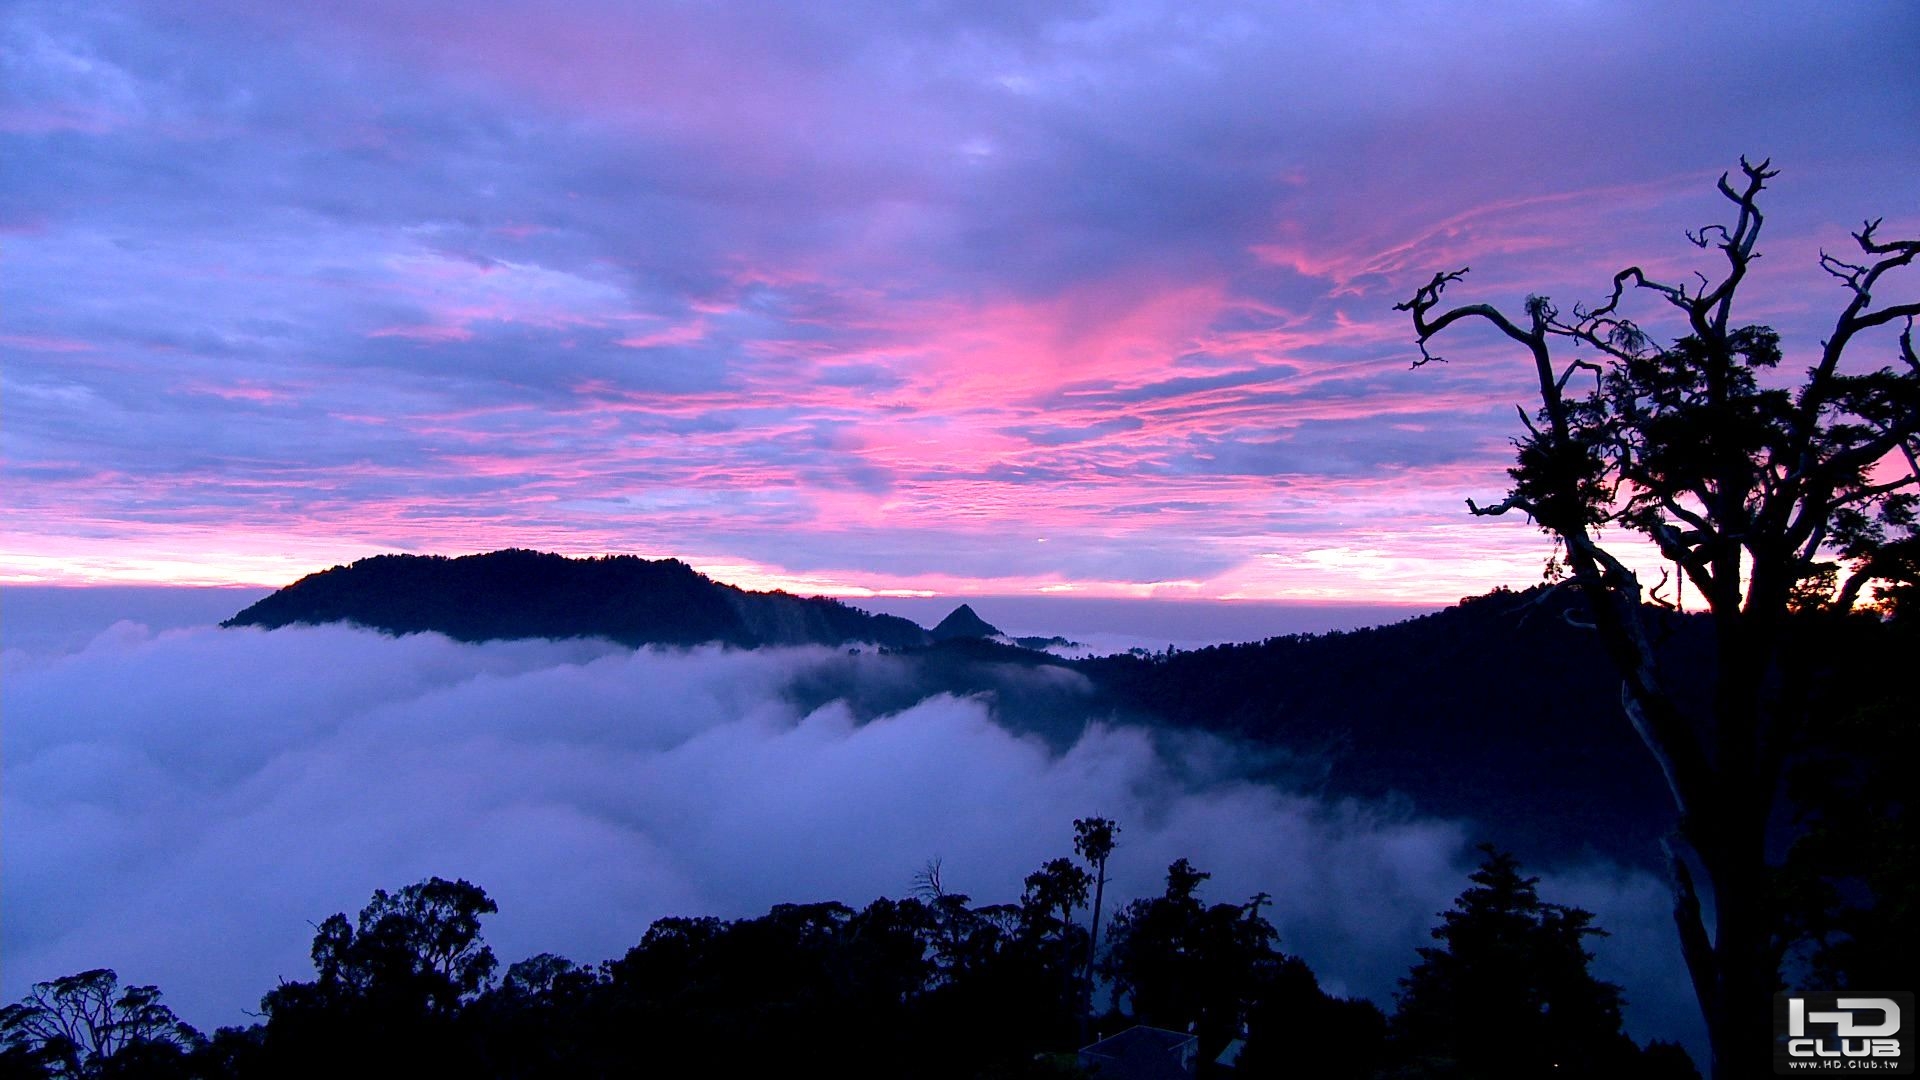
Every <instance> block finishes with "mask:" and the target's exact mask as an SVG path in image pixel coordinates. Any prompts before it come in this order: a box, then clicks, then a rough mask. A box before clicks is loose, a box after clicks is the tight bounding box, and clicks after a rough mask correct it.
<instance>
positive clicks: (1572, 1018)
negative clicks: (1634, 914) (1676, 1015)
mask: <svg viewBox="0 0 1920 1080" xmlns="http://www.w3.org/2000/svg"><path fill="white" fill-rule="evenodd" d="M1481 850H1482V851H1483V852H1485V853H1486V856H1487V858H1486V861H1485V862H1483V863H1482V864H1481V865H1480V868H1479V869H1478V870H1476V871H1474V873H1473V875H1472V881H1473V885H1472V886H1471V887H1469V888H1468V889H1467V890H1466V891H1465V892H1463V893H1461V894H1460V897H1459V899H1458V900H1456V901H1455V902H1454V907H1453V910H1451V911H1446V912H1442V913H1441V916H1440V920H1441V921H1440V925H1439V926H1438V927H1435V928H1434V930H1433V936H1434V938H1435V940H1437V941H1439V942H1440V945H1439V946H1438V947H1429V948H1423V949H1421V950H1420V963H1419V964H1418V965H1417V966H1415V967H1414V969H1413V971H1412V973H1411V974H1409V975H1408V976H1407V977H1406V978H1404V979H1402V980H1400V985H1401V992H1400V996H1399V1010H1398V1011H1397V1012H1396V1013H1395V1014H1394V1017H1393V1037H1394V1042H1395V1045H1396V1048H1397V1051H1398V1056H1399V1057H1400V1058H1401V1059H1402V1060H1403V1062H1404V1063H1405V1064H1406V1065H1407V1066H1409V1067H1410V1068H1411V1071H1412V1073H1413V1075H1417V1076H1432V1077H1474V1078H1498V1077H1513V1078H1515V1080H1519V1078H1522V1077H1526V1078H1532V1077H1541V1076H1549V1075H1551V1076H1595V1077H1599V1076H1605V1077H1615V1076H1625V1075H1629V1074H1630V1073H1629V1071H1628V1067H1629V1066H1630V1065H1631V1064H1632V1063H1633V1062H1634V1061H1635V1059H1636V1057H1637V1052H1636V1049H1635V1047H1634V1045H1633V1043H1632V1042H1631V1041H1630V1040H1628V1039H1627V1037H1626V1036H1625V1035H1624V1034H1622V1032H1621V1029H1620V1000H1621V999H1620V988H1619V987H1618V986H1615V985H1613V984H1612V983H1607V982H1602V981H1600V980H1599V979H1596V978H1594V977H1593V975H1592V974H1591V973H1589V971H1588V970H1587V964H1588V962H1589V961H1591V960H1592V959H1593V955H1592V954H1591V953H1589V952H1587V951H1586V949H1585V947H1584V941H1585V939H1586V938H1587V937H1589V936H1592V935H1595V934H1601V933H1603V932H1604V931H1601V930H1600V929H1598V928H1597V927H1595V926H1594V925H1593V913H1592V912H1588V911H1582V910H1580V909H1579V908H1570V907H1562V906H1561V905H1559V904H1550V903H1547V902H1545V901H1543V900H1541V899H1540V896H1539V893H1538V892H1537V891H1536V890H1535V888H1534V886H1535V885H1536V884H1538V882H1539V879H1538V878H1531V877H1522V876H1520V867H1519V864H1518V863H1517V862H1515V861H1514V858H1513V856H1511V855H1508V854H1506V853H1505V852H1500V851H1496V850H1494V849H1493V848H1492V847H1490V846H1485V845H1483V846H1482V848H1481Z"/></svg>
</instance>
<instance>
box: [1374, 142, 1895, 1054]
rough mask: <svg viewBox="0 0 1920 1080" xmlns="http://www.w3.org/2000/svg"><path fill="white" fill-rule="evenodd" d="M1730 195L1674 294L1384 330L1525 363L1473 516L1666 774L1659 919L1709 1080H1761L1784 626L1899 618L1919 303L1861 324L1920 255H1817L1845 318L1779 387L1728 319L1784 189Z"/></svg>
mask: <svg viewBox="0 0 1920 1080" xmlns="http://www.w3.org/2000/svg"><path fill="white" fill-rule="evenodd" d="M1740 172H1741V174H1742V178H1741V179H1740V180H1739V181H1735V180H1734V179H1733V178H1732V176H1731V174H1730V173H1729V174H1726V175H1723V176H1722V177H1721V178H1720V182H1719V191H1720V193H1721V195H1722V196H1724V197H1725V198H1726V199H1727V200H1728V202H1730V203H1731V204H1732V206H1733V208H1734V211H1735V213H1734V220H1733V222H1732V223H1731V224H1730V225H1719V224H1715V225H1708V226H1706V227H1704V228H1702V229H1698V230H1695V231H1692V232H1689V233H1687V239H1688V240H1689V241H1690V242H1691V243H1692V244H1693V245H1694V246H1695V247H1698V248H1700V249H1702V250H1711V251H1717V252H1718V253H1720V255H1721V256H1722V257H1723V258H1724V262H1725V265H1724V269H1723V270H1722V271H1721V273H1720V274H1719V276H1718V277H1717V278H1716V277H1710V276H1707V275H1699V280H1698V282H1697V283H1692V284H1691V285H1686V286H1683V285H1673V284H1667V283H1664V282H1660V281H1657V280H1654V279H1652V278H1650V277H1649V276H1648V275H1647V274H1646V273H1645V272H1644V271H1642V270H1641V268H1639V267H1637V266H1630V267H1628V268H1626V269H1624V270H1621V271H1620V272H1619V273H1617V274H1615V275H1614V276H1613V283H1612V289H1611V291H1610V293H1609V295H1608V296H1607V298H1606V299H1605V300H1604V301H1603V302H1601V303H1600V304H1598V305H1596V306H1593V307H1585V306H1581V305H1575V306H1574V307H1573V309H1572V310H1571V311H1570V312H1564V313H1563V312H1562V311H1561V309H1559V308H1558V307H1556V306H1555V305H1554V304H1553V303H1552V302H1551V301H1550V300H1549V299H1547V298H1546V297H1541V296H1530V297H1528V298H1527V300H1526V302H1525V305H1524V310H1523V314H1522V315H1521V316H1520V317H1518V318H1514V317H1510V316H1508V315H1507V314H1505V313H1503V312H1502V311H1500V310H1499V309H1497V308H1495V307H1493V306H1491V305H1488V304H1484V303H1482V304H1469V305H1464V306H1459V307H1452V308H1443V307H1442V298H1443V294H1444V293H1445V292H1446V290H1447V289H1448V288H1449V287H1450V286H1453V285H1455V284H1458V283H1459V282H1460V281H1461V280H1462V279H1463V278H1464V277H1465V275H1466V273H1467V271H1466V270H1465V269H1461V270H1457V271H1452V272H1442V273H1436V274H1435V275H1434V276H1433V279H1432V280H1431V281H1429V282H1427V283H1426V284H1425V285H1422V286H1420V288H1419V289H1418V290H1417V291H1415V293H1414V294H1413V296H1412V297H1411V298H1410V299H1408V300H1407V301H1406V302H1404V303H1401V304H1398V305H1396V307H1395V310H1398V311H1405V312H1408V313H1409V314H1410V315H1411V317H1412V321H1413V327H1414V331H1415V334H1416V335H1417V341H1418V343H1419V348H1420V357H1419V359H1417V360H1415V361H1414V365H1413V366H1415V367H1421V366H1424V365H1426V364H1429V363H1433V362H1435V361H1438V360H1440V359H1441V358H1440V357H1438V356H1436V355H1434V354H1433V353H1432V352H1431V351H1429V348H1428V345H1429V342H1430V341H1431V340H1432V339H1433V338H1434V337H1435V336H1436V335H1438V334H1440V333H1442V332H1444V331H1446V330H1447V329H1448V328H1450V327H1452V326H1454V325H1456V324H1459V323H1462V322H1468V321H1480V322H1484V323H1486V324H1489V325H1491V326H1492V327H1493V328H1494V329H1496V330H1497V331H1499V333H1500V334H1502V335H1504V336H1505V337H1506V339H1507V340H1508V341H1510V342H1511V343H1513V344H1515V345H1518V346H1520V347H1521V348H1522V349H1523V350H1525V352H1526V353H1527V355H1528V356H1529V357H1530V358H1531V359H1532V361H1533V365H1534V370H1535V374H1536V376H1537V383H1538V392H1539V399H1540V405H1539V408H1538V409H1537V410H1535V411H1534V412H1533V413H1532V414H1531V415H1530V414H1529V413H1528V412H1527V410H1525V409H1522V410H1521V413H1520V419H1521V423H1522V425H1523V426H1524V428H1525V432H1524V434H1522V435H1521V436H1519V437H1517V438H1515V439H1514V440H1513V442H1514V446H1515V448H1516V451H1517V462H1516V464H1515V466H1514V467H1513V468H1512V469H1511V470H1509V475H1510V476H1511V477H1512V479H1513V487H1512V488H1511V489H1510V490H1509V492H1508V494H1507V495H1506V497H1505V498H1504V499H1502V500H1501V501H1499V502H1497V503H1494V504H1492V505H1486V506H1483V505H1480V504H1478V503H1476V502H1474V501H1473V500H1471V499H1469V500H1467V507H1468V509H1469V511H1470V512H1472V513H1473V514H1475V515H1477V516H1498V515H1502V514H1506V513H1509V512H1512V511H1518V512H1520V513H1523V514H1525V515H1526V516H1527V517H1528V518H1530V519H1531V520H1532V521H1533V522H1534V523H1535V524H1537V525H1538V526H1539V527H1540V528H1541V529H1543V530H1544V531H1546V532H1548V533H1550V534H1551V535H1553V536H1554V538H1555V539H1556V541H1557V544H1558V547H1559V549H1560V550H1561V551H1562V552H1564V570H1563V572H1564V573H1565V574H1566V575H1567V576H1568V577H1569V578H1570V579H1571V581H1572V582H1573V583H1574V584H1576V585H1577V586H1578V587H1579V588H1580V589H1581V590H1582V591H1583V593H1584V595H1585V597H1586V599H1587V602H1588V606H1589V607H1590V609H1591V617H1592V621H1593V625H1594V628H1595V629H1596V630H1597V632H1598V634H1599V636H1600V640H1601V641H1602V642H1603V644H1604V648H1605V651H1606V653H1607V655H1608V657H1609V658H1610V659H1611V661H1612V663H1613V665H1614V666H1615V667H1616V668H1617V669H1618V671H1619V673H1620V676H1621V679H1622V684H1621V705H1622V707H1623V709H1624V711H1625V712H1626V715H1627V717H1628V719H1629V720H1630V721H1631V722H1632V724H1633V726H1634V728H1635V729H1636V730H1637V731H1638V732H1639V734H1640V737H1641V739H1642V740H1643V741H1644V742H1645V744H1646V746H1647V749H1648V750H1649V751H1650V752H1651V753H1652V755H1653V757H1654V759H1655V760H1656V761H1657V762H1658V763H1659V766H1660V769H1661V771H1662V772H1663V773H1664V774H1665V777H1666V780H1667V785H1668V788H1669V790H1670V791H1671V793H1672V796H1673V801H1674V806H1675V808H1676V810H1677V811H1678V821H1679V824H1678V827H1677V830H1676V835H1675V837H1674V839H1673V841H1672V842H1671V843H1670V844H1669V847H1668V863H1669V867H1670V869H1671V877H1672V884H1673V890H1674V917H1675V922H1676V924H1677V926H1678V927H1679V931H1680V941H1681V948H1682V952H1683V954H1684V956H1685V958H1686V962H1687V969H1688V972H1689V974H1690V976H1691V978H1692V982H1693V987H1694V991H1695V993H1696V995H1697V996H1698V998H1699V1000H1700V1005H1701V1009H1702V1012H1703V1014H1704V1016H1705V1019H1706V1024H1707V1029H1708V1036H1709V1039H1710V1041H1711V1043H1712V1047H1713V1055H1714V1067H1713V1071H1714V1075H1715V1076H1717V1077H1732V1076H1755V1075H1760V1074H1761V1072H1763V1071H1764V1070H1765V1068H1766V1065H1765V1064H1764V1061H1765V1059H1766V1057H1767V1055H1768V1054H1769V1053H1770V1050H1771V1042H1770V1031H1769V1024H1770V1015H1771V1013H1770V1004H1769V1000H1768V999H1769V995H1770V994H1771V993H1772V992H1773V990H1774V988H1775V986H1776V985H1777V983H1778V979H1779V968H1780V960H1781V956H1782V951H1783V949H1784V941H1783V940H1781V939H1779V938H1778V937H1777V936H1776V935H1775V934H1774V933H1773V919H1772V915H1771V912H1770V910H1769V905H1770V901H1769V883H1770V875H1771V868H1770V866H1769V863H1768V860H1767V855H1766V835H1767V829H1768V823H1769V821H1770V820H1771V819H1772V818H1773V815H1774V813H1775V810H1776V793H1777V791H1778V789H1779V787H1780V776H1781V770H1782V755H1783V753H1784V751H1785V748H1786V747H1787V746H1788V745H1789V743H1790V741H1791V739H1792V738H1793V737H1794V736H1795V735H1796V734H1797V728H1798V726H1799V725H1801V724H1803V723H1805V721H1806V717H1805V716H1804V715H1803V714H1802V712H1801V711H1800V710H1798V709H1796V708H1795V707H1794V706H1793V704H1792V703H1791V702H1789V701H1787V700H1786V699H1785V698H1784V696H1783V695H1782V694H1781V693H1779V687H1780V686H1781V683H1782V674H1783V665H1789V664H1790V663H1791V662H1792V661H1793V659H1794V657H1793V656H1791V655H1790V652H1791V647H1790V645H1789V630H1790V628H1791V624H1792V621H1793V618H1794V616H1795V614H1796V613H1799V612H1810V611H1826V612H1829V613H1837V614H1844V613H1847V612H1851V611H1852V610H1853V609H1854V608H1855V606H1856V604H1857V603H1858V602H1859V601H1860V599H1861V597H1862V593H1863V590H1864V589H1865V588H1866V587H1867V586H1868V585H1869V584H1876V583H1877V584H1878V591H1877V593H1876V595H1877V596H1878V597H1879V598H1880V600H1881V601H1882V602H1883V603H1884V604H1891V603H1894V602H1896V601H1897V600H1899V599H1900V598H1901V597H1903V596H1905V597H1909V598H1910V597H1911V596H1912V589H1913V587H1914V582H1915V568H1916V563H1917V562H1920V559H1917V558H1916V555H1917V554H1920V553H1917V552H1916V543H1917V542H1920V541H1916V536H1915V528H1914V526H1915V511H1916V506H1917V504H1920V495H1916V488H1917V487H1920V437H1916V433H1920V358H1917V357H1916V355H1915V350H1914V345H1913V323H1914V320H1915V318H1916V316H1920V302H1913V301H1903V302H1899V303H1893V304H1880V305H1879V306H1876V293H1877V292H1879V291H1880V290H1882V289H1883V288H1884V287H1885V285H1886V279H1887V275H1889V274H1890V273H1892V272H1894V271H1896V270H1899V269H1901V268H1903V267H1906V266H1908V265H1910V264H1911V263H1913V262H1914V260H1915V259H1916V257H1920V240H1883V239H1882V238H1881V237H1880V235H1879V231H1880V225H1881V223H1880V222H1879V221H1869V222H1866V223H1865V224H1864V225H1863V226H1862V227H1861V228H1860V229H1859V230H1858V231H1857V232H1855V233H1853V234H1852V235H1853V241H1854V244H1855V246H1856V247H1857V248H1858V250H1859V254H1858V255H1857V256H1853V257H1852V258H1853V259H1854V260H1855V261H1848V260H1843V259H1840V258H1838V257H1835V256H1832V255H1827V254H1824V253H1823V254H1822V256H1821V259H1820V266H1821V268H1822V269H1823V270H1824V271H1826V273H1827V274H1828V275H1830V276H1831V277H1833V278H1834V279H1836V280H1837V281H1838V282H1839V283H1840V284H1841V286H1842V287H1843V288H1844V289H1845V290H1846V294H1847V301H1846V303H1845V305H1844V307H1843V308H1842V310H1841V312H1840V314H1839V316H1838V318H1837V319H1836V320H1835V323H1834V326H1833V330H1832V333H1831V334H1830V336H1829V337H1828V338H1827V339H1826V340H1825V341H1824V342H1822V343H1821V347H1820V351H1819V353H1818V355H1817V356H1815V357H1813V358H1812V362H1811V364H1810V366H1809V367H1808V369H1807V372H1806V375H1805V377H1804V378H1803V379H1801V380H1800V381H1799V382H1798V383H1797V384H1795V385H1792V386H1788V385H1785V383H1786V382H1787V381H1788V380H1785V379H1783V378H1780V377H1778V376H1776V375H1774V374H1773V370H1774V369H1775V368H1777V366H1778V364H1779V362H1780V360H1781V353H1780V344H1779V337H1778V335H1776V334H1775V333H1774V332H1773V331H1772V330H1771V329H1769V328H1767V327H1764V326H1751V325H1737V324H1736V323H1735V322H1734V319H1733V305H1734V298H1735V294H1736V291H1737V290H1738V289H1739V287H1740V285H1741V284H1742V283H1743V282H1744V281H1745V280H1746V278H1747V275H1748V271H1749V270H1750V268H1751V267H1752V264H1753V261H1754V260H1755V259H1757V258H1759V253H1758V252H1757V250H1756V248H1755V244H1756V242H1757V240H1758V238H1759V235H1760V230H1761V226H1762V224H1763V222H1764V216H1763V214H1762V212H1761V208H1760V202H1759V196H1760V193H1761V191H1762V190H1764V189H1765V187H1766V186H1767V182H1768V181H1769V180H1771V179H1773V178H1774V176H1775V175H1776V172H1775V171H1774V170H1773V169H1772V168H1771V167H1770V163H1769V162H1767V161H1762V162H1760V163H1758V164H1753V163H1750V162H1749V161H1747V160H1746V159H1745V158H1742V159H1741V162H1740ZM1639 293H1651V294H1652V295H1653V296H1655V297H1657V298H1658V299H1659V300H1660V301H1663V302H1664V306H1665V307H1666V308H1667V309H1670V310H1671V311H1673V312H1676V313H1677V314H1678V315H1679V316H1680V317H1681V318H1682V319H1683V320H1684V326H1685V332H1684V334H1683V335H1682V336H1680V337H1679V338H1678V339H1677V340H1675V341H1674V342H1673V344H1672V345H1670V346H1665V347H1661V346H1657V345H1655V343H1654V341H1653V339H1652V337H1651V336H1650V335H1649V333H1648V332H1646V331H1645V330H1643V329H1642V328H1641V327H1640V326H1639V325H1638V324H1636V323H1635V322H1634V321H1633V320H1631V319H1630V318H1628V317H1627V315H1625V314H1624V313H1623V307H1624V305H1625V304H1626V303H1627V301H1628V299H1629V297H1630V296H1633V295H1636V294H1639ZM1894 326H1900V327H1901V329H1900V332H1899V333H1898V335H1897V341H1895V342H1892V343H1891V344H1892V345H1893V346H1894V348H1893V349H1892V350H1890V351H1891V352H1892V353H1893V356H1892V357H1891V358H1892V359H1893V360H1894V361H1895V363H1893V364H1882V365H1880V366H1874V365H1873V364H1872V363H1871V362H1867V363H1863V362H1861V361H1860V360H1859V358H1858V354H1860V353H1861V352H1862V351H1864V350H1863V349H1862V348H1861V347H1859V342H1861V341H1862V340H1867V339H1862V337H1861V335H1862V334H1864V333H1866V332H1868V331H1872V330H1875V329H1876V328H1881V327H1889V328H1891V327H1894ZM1882 355H1883V356H1885V355H1887V354H1885V353H1883V354H1882ZM1609 527H1612V528H1615V529H1620V530H1625V531H1626V532H1629V533H1636V534H1639V535H1641V536H1644V537H1646V538H1648V539H1650V540H1652V541H1653V542H1654V543H1655V544H1656V545H1658V547H1659V550H1660V552H1661V554H1662V555H1663V556H1664V557H1665V559H1666V560H1667V561H1668V562H1670V563H1672V564H1674V565H1675V566H1676V567H1677V568H1678V573H1679V574H1680V575H1682V582H1683V583H1691V584H1692V585H1693V586H1694V588H1695V589H1696V590H1697V591H1698V593H1699V595H1700V597H1701V598H1702V599H1703V600H1704V602H1705V604H1706V608H1707V612H1708V618H1709V619H1710V620H1711V622H1712V626H1713V631H1714V640H1715V661H1714V663H1715V665H1716V667H1715V670H1714V671H1713V672H1712V688H1713V706H1712V710H1711V715H1707V716H1694V715H1689V714H1688V713H1687V711H1686V710H1684V709H1683V708H1682V707H1681V705H1680V703H1679V701H1678V700H1677V699H1676V697H1675V695H1674V694H1673V693H1672V688H1671V686H1670V685H1669V682H1668V679H1667V675H1666V673H1665V672H1663V671H1662V669H1661V664H1660V659H1659V655H1658V652H1657V649H1656V645H1657V642H1656V641H1655V640H1654V638H1653V636H1652V634H1651V632H1650V629H1649V626H1650V623H1649V609H1648V606H1647V604H1646V599H1647V598H1646V597H1644V596H1643V590H1642V587H1641V584H1640V581H1639V579H1638V578H1637V577H1636V575H1635V574H1634V572H1633V571H1632V570H1631V569H1629V568H1628V566H1627V564H1626V563H1625V562H1624V561H1623V560H1622V559H1621V558H1620V556H1619V553H1618V552H1617V551H1616V550H1613V549H1611V548H1609V547H1608V546H1607V545H1606V544H1605V543H1603V542H1602V540H1601V530H1602V529H1606V528H1609ZM1843 571H1844V573H1843ZM1907 602H1911V600H1910V599H1909V600H1908V601H1907ZM1696 869H1697V870H1698V871H1700V872H1701V874H1702V875H1703V876H1704V878H1705V884H1706V889H1705V893H1704V896H1705V901H1706V904H1705V906H1704V907H1703V894H1702V890H1700V889H1699V888H1698V887H1697V886H1696V883H1695V871H1696ZM1707 911H1711V915H1712V918H1711V926H1712V929H1711V932H1710V931H1709V920H1708V916H1707V914H1706V912H1707Z"/></svg>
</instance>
